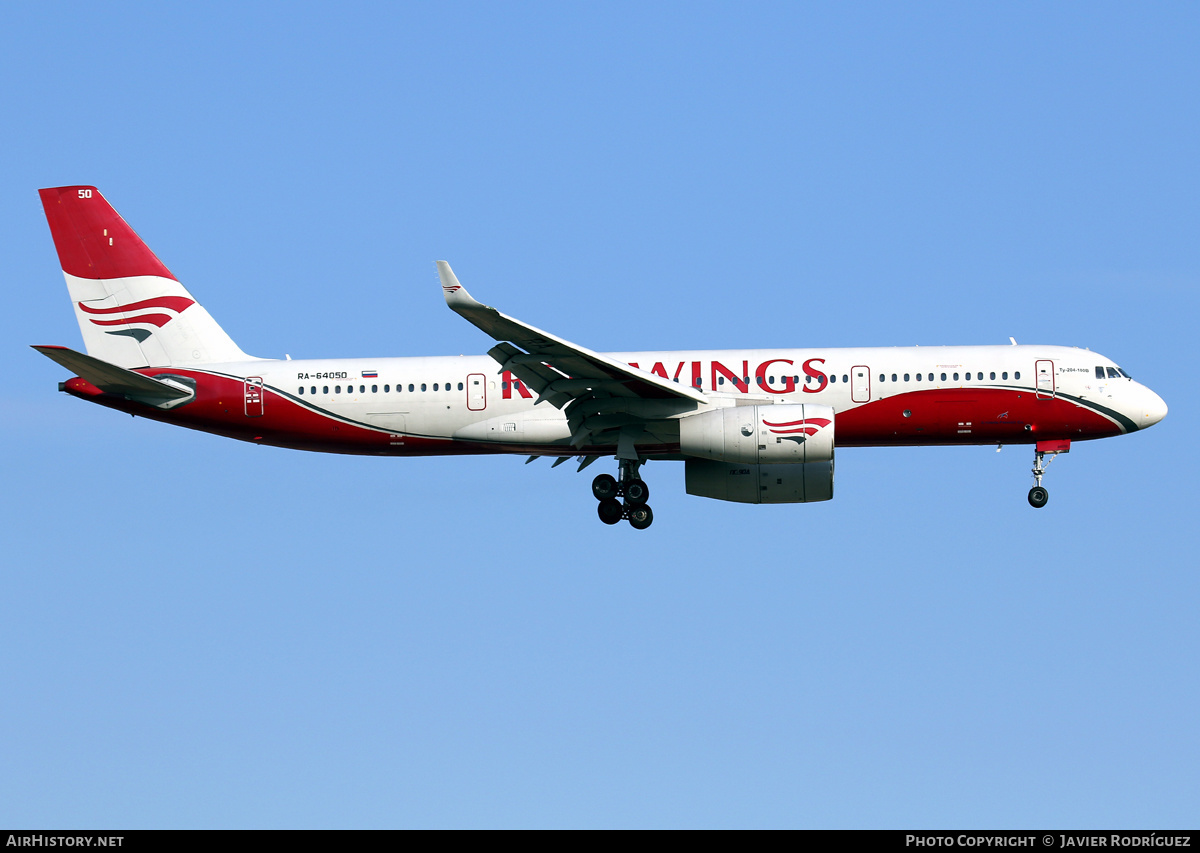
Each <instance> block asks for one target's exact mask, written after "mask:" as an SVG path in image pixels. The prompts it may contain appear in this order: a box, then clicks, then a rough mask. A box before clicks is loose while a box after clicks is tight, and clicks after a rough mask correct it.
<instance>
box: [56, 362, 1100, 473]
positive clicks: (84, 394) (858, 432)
mask: <svg viewBox="0 0 1200 853" xmlns="http://www.w3.org/2000/svg"><path fill="white" fill-rule="evenodd" d="M138 372H139V373H144V374H145V375H147V376H156V375H158V374H174V375H182V376H188V377H191V378H193V379H195V380H196V399H195V400H192V401H191V402H189V403H187V404H185V405H183V406H180V407H179V408H177V409H168V410H163V409H157V408H155V407H153V406H148V405H143V404H141V403H134V402H131V401H128V400H126V399H124V398H122V397H117V396H114V395H108V394H101V395H99V396H96V395H95V394H94V393H89V392H88V390H87V389H85V388H84V387H83V386H82V385H81V386H79V387H78V388H76V387H73V386H72V382H74V381H75V380H72V382H68V383H67V390H68V391H70V392H72V393H74V394H75V395H76V396H79V397H81V398H82V399H87V400H90V401H92V402H96V403H100V404H101V405H104V406H108V407H110V408H114V409H118V410H121V411H126V412H132V413H135V414H138V415H141V416H143V417H147V418H151V419H154V420H159V421H163V422H165V423H174V424H178V425H179V426H185V427H189V428H191V429H198V430H202V431H204V432H210V433H215V434H217V435H223V436H227V437H229V438H237V439H241V440H244V441H254V442H256V443H259V444H267V445H273V446H277V447H289V448H293V449H297V450H310V451H317V452H326V453H349V454H359V455H375V456H440V455H461V454H495V453H508V454H530V453H533V454H539V453H543V454H545V453H549V454H555V455H569V456H575V455H587V454H589V453H595V454H601V455H604V454H611V453H612V452H613V448H612V447H607V446H606V447H584V448H564V447H562V446H551V445H538V444H508V443H504V444H493V443H485V442H468V441H459V440H455V439H451V438H433V437H418V436H412V435H408V434H405V435H401V434H398V433H391V432H388V431H386V430H383V429H371V428H368V427H365V426H361V425H358V424H355V423H350V422H348V421H347V420H343V419H340V418H339V416H338V415H335V414H333V413H330V412H325V411H323V410H320V409H319V408H318V407H316V406H315V405H313V406H310V405H306V404H304V403H301V402H299V401H298V400H297V399H296V398H293V397H291V396H289V395H286V394H282V393H279V392H277V391H275V390H273V389H272V388H270V387H269V386H266V387H264V388H263V389H262V394H263V409H262V410H263V414H262V416H259V417H247V416H246V414H245V382H244V380H242V379H240V378H236V377H228V376H221V375H217V374H212V373H205V372H202V371H195V370H185V369H181V368H174V367H164V368H145V369H142V370H140V371H138ZM80 382H82V380H80ZM905 412H908V415H907V416H906V415H905ZM410 417H413V416H412V415H410ZM417 417H419V416H417ZM415 420H416V418H414V421H415ZM835 423H836V429H837V439H836V441H837V445H838V446H839V447H885V446H890V445H897V446H900V445H937V444H941V445H947V444H991V443H1000V444H1032V443H1034V442H1037V441H1046V440H1050V439H1074V440H1086V439H1092V438H1103V437H1106V436H1111V435H1119V434H1121V433H1122V432H1123V430H1122V429H1121V427H1120V426H1118V425H1117V424H1115V423H1114V422H1113V421H1112V420H1111V419H1109V418H1108V417H1106V416H1104V415H1103V414H1100V413H1098V412H1096V411H1093V410H1091V409H1089V408H1087V407H1086V406H1084V405H1079V404H1077V403H1075V402H1072V401H1070V400H1064V399H1062V398H1055V399H1038V398H1037V397H1036V396H1035V394H1034V392H1033V391H1031V390H1024V389H1011V388H958V389H945V390H929V391H914V392H909V393H905V394H897V395H896V396H894V397H888V398H887V399H884V400H876V401H874V402H871V403H865V404H863V405H860V406H857V407H855V408H853V409H848V410H846V411H844V412H839V413H838V414H837V417H836V419H835ZM410 425H415V424H414V423H413V422H410ZM1027 426H1028V429H1027V428H1026V427H1027ZM643 451H644V452H645V453H646V455H670V454H676V453H678V452H679V448H678V446H677V445H666V444H663V445H655V446H654V447H647V448H643Z"/></svg>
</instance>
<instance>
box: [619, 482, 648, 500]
mask: <svg viewBox="0 0 1200 853" xmlns="http://www.w3.org/2000/svg"><path fill="white" fill-rule="evenodd" d="M625 500H627V501H629V502H630V503H631V504H644V503H645V502H646V501H648V500H650V487H649V486H647V485H646V484H645V483H644V482H642V481H641V480H638V479H636V478H635V479H633V480H630V481H629V482H628V483H626V484H625Z"/></svg>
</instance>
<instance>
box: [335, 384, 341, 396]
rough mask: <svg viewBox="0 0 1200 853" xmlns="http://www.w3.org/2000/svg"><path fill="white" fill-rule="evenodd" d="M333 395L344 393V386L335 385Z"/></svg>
mask: <svg viewBox="0 0 1200 853" xmlns="http://www.w3.org/2000/svg"><path fill="white" fill-rule="evenodd" d="M333 393H334V394H341V393H342V386H341V385H334V386H333Z"/></svg>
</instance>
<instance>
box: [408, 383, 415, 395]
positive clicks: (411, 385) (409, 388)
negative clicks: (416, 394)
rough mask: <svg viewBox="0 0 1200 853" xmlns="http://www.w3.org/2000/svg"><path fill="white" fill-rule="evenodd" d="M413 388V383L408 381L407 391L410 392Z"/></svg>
mask: <svg viewBox="0 0 1200 853" xmlns="http://www.w3.org/2000/svg"><path fill="white" fill-rule="evenodd" d="M413 389H414V386H413V384H412V383H411V382H409V383H408V390H409V392H410V393H411V392H412V391H413Z"/></svg>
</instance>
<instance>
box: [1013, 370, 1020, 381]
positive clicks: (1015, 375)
mask: <svg viewBox="0 0 1200 853" xmlns="http://www.w3.org/2000/svg"><path fill="white" fill-rule="evenodd" d="M1020 378H1021V371H1019V370H1017V371H1014V372H1013V379H1020Z"/></svg>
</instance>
